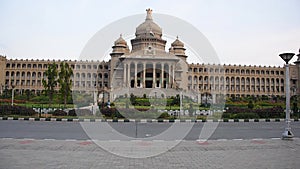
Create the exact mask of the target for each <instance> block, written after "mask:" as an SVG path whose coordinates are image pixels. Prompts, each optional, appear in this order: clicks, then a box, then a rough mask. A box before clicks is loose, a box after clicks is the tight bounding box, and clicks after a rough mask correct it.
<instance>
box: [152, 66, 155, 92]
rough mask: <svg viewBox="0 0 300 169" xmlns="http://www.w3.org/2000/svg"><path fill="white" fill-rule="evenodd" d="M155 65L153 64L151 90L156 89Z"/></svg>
mask: <svg viewBox="0 0 300 169" xmlns="http://www.w3.org/2000/svg"><path fill="white" fill-rule="evenodd" d="M155 66H156V65H155V63H153V86H152V88H155V87H156V72H155Z"/></svg>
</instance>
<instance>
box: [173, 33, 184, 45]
mask: <svg viewBox="0 0 300 169" xmlns="http://www.w3.org/2000/svg"><path fill="white" fill-rule="evenodd" d="M171 46H173V47H175V46H178V47H184V44H183V42H181V41H180V40H179V39H178V36H177V39H176V40H175V41H174V42H173V43H172V44H171Z"/></svg>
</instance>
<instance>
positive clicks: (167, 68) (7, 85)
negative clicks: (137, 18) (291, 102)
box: [0, 9, 300, 102]
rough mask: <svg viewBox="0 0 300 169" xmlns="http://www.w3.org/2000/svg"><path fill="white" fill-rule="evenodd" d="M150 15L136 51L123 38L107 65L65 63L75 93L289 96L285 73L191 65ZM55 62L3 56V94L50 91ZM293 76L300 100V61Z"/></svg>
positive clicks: (141, 29)
mask: <svg viewBox="0 0 300 169" xmlns="http://www.w3.org/2000/svg"><path fill="white" fill-rule="evenodd" d="M146 11H147V15H146V19H145V21H144V22H143V23H141V24H140V25H139V26H138V27H137V28H136V32H135V38H134V39H131V40H130V43H131V48H129V46H128V42H127V41H125V40H124V39H123V38H122V35H120V37H119V38H118V39H117V40H116V41H115V42H114V44H113V46H112V52H111V53H110V56H111V58H110V60H109V61H107V62H105V61H77V60H73V61H72V60H64V61H66V62H68V63H69V65H70V66H71V67H72V69H73V73H74V74H73V77H72V83H73V84H72V90H73V91H78V92H87V93H92V92H95V91H96V92H97V93H98V98H99V100H101V99H106V100H111V101H113V100H114V99H115V98H117V97H121V96H124V95H125V94H131V93H133V94H134V95H137V96H143V95H144V94H146V95H147V96H153V95H154V93H155V95H157V96H158V97H170V96H174V95H176V93H178V91H180V92H183V93H185V95H186V96H190V97H192V98H193V99H195V100H197V101H198V102H201V101H202V100H203V98H205V97H206V98H207V97H209V98H211V100H212V101H213V102H216V101H217V100H218V98H219V97H221V96H227V97H247V96H266V97H273V96H285V84H286V82H285V68H284V67H271V66H256V65H253V66H246V65H220V64H214V63H210V64H203V63H197V64H189V63H188V62H187V57H188V56H187V55H186V53H185V50H186V49H185V45H184V43H183V42H181V41H180V39H179V38H177V39H176V40H175V41H174V42H172V43H171V46H168V47H167V46H166V44H167V41H166V40H164V39H163V38H162V35H163V34H162V28H160V27H159V26H158V25H157V24H156V23H155V22H154V21H153V18H152V10H151V9H147V10H146ZM120 31H121V30H120ZM166 47H167V49H166ZM278 58H279V56H278ZM279 59H280V58H279ZM53 62H55V63H56V64H57V67H58V69H59V65H60V62H62V60H30V59H26V60H22V59H21V60H19V59H7V58H6V56H0V85H1V86H0V91H1V94H3V92H4V91H5V90H7V89H8V90H9V89H12V88H14V89H15V92H16V93H20V94H23V93H25V92H28V91H30V92H32V93H41V92H42V91H43V90H44V87H43V85H42V79H43V78H45V79H46V77H45V74H44V72H45V71H46V70H47V68H48V65H49V64H52V63H53ZM289 70H290V78H289V79H290V84H291V94H292V95H296V94H297V95H300V55H298V60H297V61H296V62H294V64H291V65H290V66H289ZM57 89H58V88H57ZM102 93H103V95H102ZM104 93H105V96H104ZM103 96H104V97H105V98H103Z"/></svg>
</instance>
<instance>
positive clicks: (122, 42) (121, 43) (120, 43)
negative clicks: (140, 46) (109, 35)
mask: <svg viewBox="0 0 300 169" xmlns="http://www.w3.org/2000/svg"><path fill="white" fill-rule="evenodd" d="M117 45H125V46H126V45H127V42H126V41H125V40H124V39H123V38H122V34H120V37H119V38H118V39H117V40H116V41H115V46H117Z"/></svg>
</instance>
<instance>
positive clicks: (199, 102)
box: [197, 93, 202, 104]
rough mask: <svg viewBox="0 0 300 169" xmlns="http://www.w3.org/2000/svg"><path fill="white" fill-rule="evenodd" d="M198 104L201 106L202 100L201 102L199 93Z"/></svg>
mask: <svg viewBox="0 0 300 169" xmlns="http://www.w3.org/2000/svg"><path fill="white" fill-rule="evenodd" d="M197 100H198V104H201V102H202V100H201V93H198V99H197Z"/></svg>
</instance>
